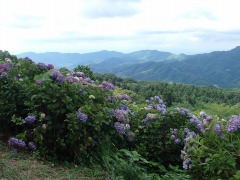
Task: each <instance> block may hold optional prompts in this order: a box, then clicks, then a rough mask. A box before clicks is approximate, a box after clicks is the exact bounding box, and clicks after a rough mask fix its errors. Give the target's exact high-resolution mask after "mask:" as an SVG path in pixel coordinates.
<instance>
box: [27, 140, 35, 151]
mask: <svg viewBox="0 0 240 180" xmlns="http://www.w3.org/2000/svg"><path fill="white" fill-rule="evenodd" d="M28 147H29V148H30V149H32V150H36V145H35V144H34V143H33V142H29V143H28Z"/></svg>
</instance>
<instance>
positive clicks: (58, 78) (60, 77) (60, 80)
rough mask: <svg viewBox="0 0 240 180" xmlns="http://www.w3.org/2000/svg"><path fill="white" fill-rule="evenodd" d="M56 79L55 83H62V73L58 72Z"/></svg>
mask: <svg viewBox="0 0 240 180" xmlns="http://www.w3.org/2000/svg"><path fill="white" fill-rule="evenodd" d="M56 80H57V83H58V84H62V82H63V80H64V75H62V74H59V75H58V77H57V79H56Z"/></svg>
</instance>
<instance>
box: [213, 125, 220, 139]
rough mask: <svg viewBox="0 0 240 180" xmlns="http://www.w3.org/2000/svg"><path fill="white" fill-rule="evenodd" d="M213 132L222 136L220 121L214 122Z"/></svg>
mask: <svg viewBox="0 0 240 180" xmlns="http://www.w3.org/2000/svg"><path fill="white" fill-rule="evenodd" d="M213 130H214V133H215V134H216V135H217V136H222V128H221V123H220V122H218V123H217V124H215V126H214V128H213Z"/></svg>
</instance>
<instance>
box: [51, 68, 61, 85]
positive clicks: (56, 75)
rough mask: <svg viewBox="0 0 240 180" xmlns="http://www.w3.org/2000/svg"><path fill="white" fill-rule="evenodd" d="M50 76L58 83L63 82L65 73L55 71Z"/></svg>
mask: <svg viewBox="0 0 240 180" xmlns="http://www.w3.org/2000/svg"><path fill="white" fill-rule="evenodd" d="M50 78H51V79H52V80H55V81H56V82H57V83H58V84H62V82H63V80H64V75H62V74H61V73H60V72H59V71H53V74H52V75H51V76H50Z"/></svg>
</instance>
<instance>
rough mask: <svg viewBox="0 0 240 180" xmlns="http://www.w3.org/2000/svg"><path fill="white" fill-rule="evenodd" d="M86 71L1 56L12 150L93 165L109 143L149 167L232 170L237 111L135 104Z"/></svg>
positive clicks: (238, 165)
mask: <svg viewBox="0 0 240 180" xmlns="http://www.w3.org/2000/svg"><path fill="white" fill-rule="evenodd" d="M9 57H10V56H9ZM80 70H86V73H85V72H82V71H80ZM88 75H89V76H90V77H88ZM92 77H93V78H94V75H93V73H92V72H91V71H90V69H89V68H88V67H84V66H79V67H77V68H75V69H74V72H71V71H69V70H68V69H64V68H61V69H60V70H58V69H55V68H54V65H52V64H48V65H46V64H44V63H38V64H35V63H34V62H33V61H32V60H30V59H29V58H24V59H19V60H17V59H16V58H15V57H10V58H8V57H5V56H4V60H1V61H0V123H1V126H0V133H1V134H4V135H5V136H6V137H8V145H9V148H10V149H11V150H10V151H11V152H12V153H14V154H15V153H17V152H18V151H21V150H22V149H25V150H28V151H30V152H31V151H38V153H39V154H40V155H41V157H45V158H48V159H52V160H63V161H71V162H75V163H85V164H91V163H92V162H96V161H97V162H101V161H102V159H103V158H102V155H103V149H102V147H104V146H103V143H109V144H111V146H109V147H114V148H115V150H116V149H118V150H119V149H124V151H126V152H128V151H129V153H130V151H134V152H137V153H138V154H139V155H140V156H141V158H143V159H144V160H145V162H146V163H145V166H146V168H147V169H148V170H150V171H152V172H154V173H158V174H161V173H162V174H163V173H164V172H166V169H167V168H168V167H173V166H171V165H174V166H179V167H181V168H182V169H184V170H185V171H186V173H188V174H189V175H191V177H192V178H195V179H197V178H199V177H201V179H219V178H223V179H229V178H231V177H233V176H234V175H235V177H237V176H238V175H237V174H239V172H238V171H237V170H239V169H240V148H239V147H240V141H239V135H240V134H239V133H240V130H239V129H240V116H238V115H233V116H232V117H231V118H230V119H229V120H228V121H226V120H219V119H218V118H217V116H216V117H215V116H214V117H213V116H211V115H208V114H206V113H205V112H203V111H201V112H200V113H199V115H193V114H192V113H191V112H190V111H189V110H188V109H185V108H174V109H171V110H168V109H167V107H166V105H165V103H164V101H163V100H162V98H164V97H161V98H160V97H159V96H154V97H149V99H147V100H146V101H145V104H137V103H135V102H132V99H131V97H130V96H129V95H128V94H126V93H125V92H123V94H121V93H120V91H119V90H118V92H117V93H116V92H115V93H114V92H113V91H114V88H115V87H114V85H113V84H112V83H109V82H107V81H103V82H100V83H96V82H95V81H94V79H92ZM106 147H107V145H106ZM113 151H114V150H113Z"/></svg>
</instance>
